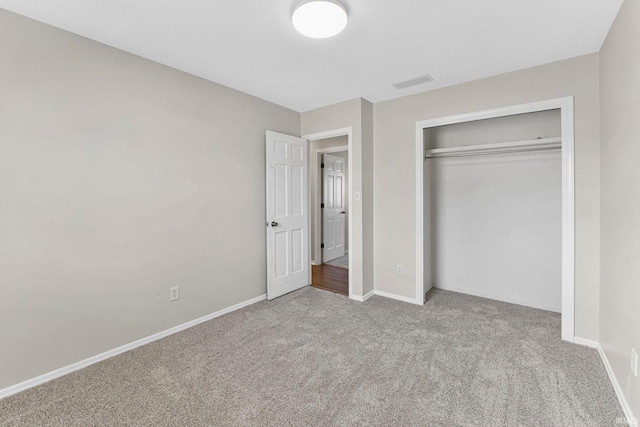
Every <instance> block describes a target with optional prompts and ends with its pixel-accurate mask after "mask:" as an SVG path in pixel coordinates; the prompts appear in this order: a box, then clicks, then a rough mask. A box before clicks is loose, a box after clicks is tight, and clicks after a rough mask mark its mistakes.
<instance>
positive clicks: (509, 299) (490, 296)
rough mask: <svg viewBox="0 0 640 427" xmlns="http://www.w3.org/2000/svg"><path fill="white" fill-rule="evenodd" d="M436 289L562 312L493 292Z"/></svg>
mask: <svg viewBox="0 0 640 427" xmlns="http://www.w3.org/2000/svg"><path fill="white" fill-rule="evenodd" d="M436 289H442V290H443V291H449V292H457V293H459V294H465V295H472V296H474V297H479V298H486V299H492V300H495V301H502V302H507V303H509V304H517V305H522V306H524V307H530V308H536V309H538V310H546V311H553V312H554V313H559V312H560V310H559V309H558V308H557V307H551V306H549V305H544V304H531V303H530V302H529V301H526V300H523V299H521V298H518V297H506V298H505V297H504V296H503V295H500V294H499V293H498V294H492V293H491V292H478V291H477V290H475V289H468V288H463V287H459V286H438V287H437V288H436Z"/></svg>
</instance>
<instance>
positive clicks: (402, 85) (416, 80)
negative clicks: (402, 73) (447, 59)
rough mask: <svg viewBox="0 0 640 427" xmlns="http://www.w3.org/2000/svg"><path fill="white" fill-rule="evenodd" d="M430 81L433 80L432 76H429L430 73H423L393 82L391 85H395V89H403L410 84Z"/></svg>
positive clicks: (414, 84)
mask: <svg viewBox="0 0 640 427" xmlns="http://www.w3.org/2000/svg"><path fill="white" fill-rule="evenodd" d="M432 81H433V77H431V75H430V74H425V75H424V76H420V77H416V78H414V79H411V80H405V81H403V82H400V83H395V84H393V85H392V86H393V87H395V88H396V89H405V88H408V87H411V86H416V85H419V84H422V83H429V82H432Z"/></svg>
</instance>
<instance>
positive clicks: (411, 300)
mask: <svg viewBox="0 0 640 427" xmlns="http://www.w3.org/2000/svg"><path fill="white" fill-rule="evenodd" d="M373 293H374V294H376V295H380V296H381V297H385V298H391V299H395V300H398V301H403V302H408V303H411V304H416V305H423V304H422V301H416V300H415V298H409V297H403V296H401V295H396V294H392V293H389V292H383V291H378V290H374V291H373Z"/></svg>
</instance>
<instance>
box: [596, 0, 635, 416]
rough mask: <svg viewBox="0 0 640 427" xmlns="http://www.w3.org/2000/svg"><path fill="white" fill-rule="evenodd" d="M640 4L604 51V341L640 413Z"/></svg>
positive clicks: (623, 13) (631, 6)
mask: <svg viewBox="0 0 640 427" xmlns="http://www.w3.org/2000/svg"><path fill="white" fill-rule="evenodd" d="M639 76H640V2H638V1H637V0H627V1H625V2H624V3H623V5H622V8H621V9H620V12H619V13H618V17H617V19H616V20H615V22H614V24H613V27H612V28H611V30H610V32H609V35H608V36H607V39H606V41H605V43H604V45H603V47H602V50H601V51H600V143H601V158H600V169H601V173H602V175H601V199H602V204H601V211H600V215H601V222H600V231H601V233H602V234H601V249H600V251H601V263H600V269H601V275H600V344H601V345H602V348H603V349H604V351H605V353H606V355H607V358H608V359H609V361H610V363H611V366H612V368H613V371H614V373H615V376H616V378H617V380H618V383H619V384H620V386H621V388H622V392H623V393H624V395H625V396H626V400H627V402H628V403H629V405H630V406H631V409H632V411H633V413H634V415H635V416H636V417H640V377H636V376H634V375H633V374H632V373H631V369H630V366H631V364H630V355H631V349H632V348H635V350H636V352H638V353H640V316H639V315H638V313H639V311H640V310H639V306H640V173H639V172H638V165H639V164H640V127H639V125H638V118H640V78H639Z"/></svg>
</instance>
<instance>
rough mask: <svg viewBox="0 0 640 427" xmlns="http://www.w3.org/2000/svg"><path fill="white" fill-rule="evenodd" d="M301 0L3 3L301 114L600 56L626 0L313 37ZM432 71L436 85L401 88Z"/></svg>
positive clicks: (563, 3) (444, 1)
mask: <svg viewBox="0 0 640 427" xmlns="http://www.w3.org/2000/svg"><path fill="white" fill-rule="evenodd" d="M298 3H299V0H135V1H132V0H83V1H78V0H0V7H2V8H5V9H8V10H11V11H14V12H17V13H19V14H22V15H25V16H28V17H30V18H33V19H36V20H38V21H42V22H45V23H47V24H51V25H54V26H56V27H59V28H62V29H65V30H68V31H71V32H73V33H77V34H80V35H82V36H85V37H88V38H90V39H93V40H97V41H99V42H102V43H105V44H107V45H110V46H114V47H117V48H119V49H122V50H125V51H127V52H131V53H134V54H136V55H139V56H142V57H145V58H148V59H151V60H154V61H157V62H160V63H162V64H166V65H168V66H171V67H174V68H177V69H180V70H183V71H186V72H188V73H191V74H195V75H197V76H200V77H203V78H205V79H208V80H212V81H214V82H217V83H221V84H223V85H226V86H230V87H232V88H235V89H238V90H241V91H243V92H246V93H249V94H251V95H254V96H257V97H260V98H263V99H266V100H268V101H271V102H274V103H276V104H280V105H283V106H285V107H289V108H291V109H293V110H297V111H306V110H310V109H313V108H317V107H321V106H325V105H330V104H334V103H336V102H340V101H345V100H348V99H352V98H357V97H363V98H366V99H368V100H369V101H372V102H379V101H383V100H387V99H392V98H397V97H400V96H404V95H409V94H413V93H418V92H422V91H426V90H431V89H436V88H439V87H443V86H449V85H453V84H457V83H462V82H466V81H471V80H476V79H479V78H483V77H488V76H492V75H496V74H501V73H505V72H509V71H514V70H518V69H522V68H527V67H531V66H535V65H539V64H544V63H548V62H553V61H558V60H561V59H565V58H570V57H574V56H578V55H584V54H587V53H592V52H596V51H598V50H599V49H600V47H601V45H602V43H603V41H604V39H605V37H606V35H607V32H608V30H609V28H610V27H611V24H612V22H613V20H614V18H615V16H616V14H617V12H618V10H619V8H620V5H621V4H622V0H342V4H343V5H344V6H345V8H346V9H347V11H348V13H349V23H348V24H347V28H346V29H345V31H344V32H342V33H341V34H339V35H338V36H336V37H334V38H331V39H324V40H317V39H309V38H306V37H304V36H302V35H300V34H298V33H297V32H296V31H295V30H294V29H293V27H292V25H291V14H292V12H293V8H294V6H296V5H297V4H298ZM427 73H428V74H431V75H432V76H433V78H434V79H435V81H433V82H430V83H424V84H421V85H418V86H414V87H411V88H406V89H402V90H397V89H395V88H393V87H392V86H391V85H392V84H394V83H397V82H401V81H405V80H409V79H413V78H415V77H419V76H422V75H424V74H427Z"/></svg>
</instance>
